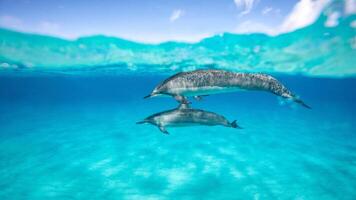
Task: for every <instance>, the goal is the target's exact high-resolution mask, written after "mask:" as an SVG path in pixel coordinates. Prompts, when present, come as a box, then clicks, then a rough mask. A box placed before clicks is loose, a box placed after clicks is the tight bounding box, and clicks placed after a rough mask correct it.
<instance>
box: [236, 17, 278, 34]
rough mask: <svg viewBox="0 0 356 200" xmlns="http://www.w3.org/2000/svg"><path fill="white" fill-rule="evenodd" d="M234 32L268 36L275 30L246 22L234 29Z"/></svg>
mask: <svg viewBox="0 0 356 200" xmlns="http://www.w3.org/2000/svg"><path fill="white" fill-rule="evenodd" d="M234 32H235V33H266V34H269V35H274V34H275V30H274V29H273V28H272V27H270V26H267V25H265V24H262V23H259V22H255V21H251V20H247V21H244V22H242V23H240V24H239V25H238V26H237V27H236V29H235V31H234Z"/></svg>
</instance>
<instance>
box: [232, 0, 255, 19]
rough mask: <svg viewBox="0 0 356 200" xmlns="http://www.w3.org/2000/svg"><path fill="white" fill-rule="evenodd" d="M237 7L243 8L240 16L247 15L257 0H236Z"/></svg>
mask: <svg viewBox="0 0 356 200" xmlns="http://www.w3.org/2000/svg"><path fill="white" fill-rule="evenodd" d="M234 2H235V5H236V6H237V8H239V9H242V12H241V13H240V16H243V15H246V14H248V13H250V12H251V10H252V8H253V6H254V4H256V2H257V1H256V0H234Z"/></svg>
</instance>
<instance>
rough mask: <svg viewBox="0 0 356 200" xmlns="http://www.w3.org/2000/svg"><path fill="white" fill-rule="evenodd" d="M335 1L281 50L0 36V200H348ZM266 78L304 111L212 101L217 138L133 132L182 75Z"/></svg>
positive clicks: (352, 169) (344, 80) (349, 19)
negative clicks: (220, 122) (160, 90)
mask: <svg viewBox="0 0 356 200" xmlns="http://www.w3.org/2000/svg"><path fill="white" fill-rule="evenodd" d="M341 3H342V1H333V2H332V3H331V4H330V5H329V6H328V8H327V9H326V10H325V11H324V12H323V13H322V14H321V16H320V17H319V19H318V20H317V21H316V22H315V23H313V24H311V25H310V26H307V27H304V28H302V29H299V30H296V31H294V32H290V33H285V34H281V35H278V36H268V35H264V34H247V35H246V34H245V35H244V34H243V35H239V34H231V33H224V34H220V35H215V36H212V37H209V38H205V39H203V40H201V41H199V42H195V43H183V42H166V43H161V44H143V43H137V42H132V41H127V40H124V39H120V38H113V37H107V36H92V37H84V38H79V39H76V40H64V39H59V38H54V37H49V36H43V35H34V34H28V33H20V32H15V31H11V30H6V29H0V199H1V200H2V199H6V200H7V199H11V200H12V199H16V200H17V199H36V200H42V199H128V200H132V199H158V200H161V199H163V200H165V199H187V200H188V199H192V200H193V199H214V200H216V199H224V200H225V199H241V200H245V199H273V200H274V199H298V200H302V199H303V200H309V199H310V200H314V199H316V200H319V199H323V200H324V199H327V200H328V199H330V200H334V199H337V200H339V199H342V200H354V199H356V190H355V188H356V135H355V133H356V126H355V125H356V116H355V113H356V105H355V102H356V78H355V77H356V66H355V63H356V60H355V59H356V56H355V55H356V51H355V49H356V31H355V20H356V18H355V15H344V14H341V15H340V16H341V17H340V18H339V19H338V21H337V22H338V23H337V25H336V26H334V27H327V26H325V24H326V20H327V16H328V14H330V13H332V11H335V10H338V9H339V10H340V9H341V8H342V7H341V6H340V5H341ZM207 68H209V69H225V70H231V71H242V72H266V73H269V74H272V75H273V76H275V77H276V78H278V80H280V81H281V82H282V83H284V84H285V85H286V86H287V87H288V88H289V89H290V90H291V91H293V92H295V93H296V94H297V95H299V96H300V97H301V99H303V101H305V102H306V103H307V104H308V105H310V106H311V107H312V109H311V110H309V109H305V108H303V107H301V106H299V105H296V104H293V103H291V102H284V101H283V100H281V99H279V98H277V97H276V96H274V95H273V94H270V93H266V92H236V93H229V94H218V95H211V96H209V97H206V98H204V100H203V101H201V102H197V101H194V100H191V101H192V102H193V104H192V106H193V107H194V108H199V109H204V110H207V111H212V112H216V113H218V114H221V115H223V116H225V117H226V118H227V119H228V120H230V121H232V120H237V122H238V124H239V125H240V126H241V127H243V128H244V129H241V130H240V129H232V128H227V127H221V126H214V127H207V126H199V127H183V128H168V131H169V132H170V134H169V135H165V134H162V133H161V132H160V131H159V130H158V128H157V127H154V126H151V125H137V124H136V122H137V121H141V120H142V119H144V118H145V117H147V116H149V115H152V114H154V113H158V112H161V111H164V110H168V109H173V108H175V107H177V103H176V102H175V101H174V100H173V99H172V98H152V99H146V100H144V99H143V97H144V96H146V95H148V94H149V93H150V92H151V91H152V89H153V88H154V87H155V86H156V85H157V84H158V83H160V82H161V81H163V80H164V79H166V78H168V77H169V76H170V75H173V74H175V73H177V72H181V71H190V70H194V69H207Z"/></svg>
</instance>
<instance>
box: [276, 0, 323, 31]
mask: <svg viewBox="0 0 356 200" xmlns="http://www.w3.org/2000/svg"><path fill="white" fill-rule="evenodd" d="M329 3H330V0H300V1H299V2H298V3H297V4H296V5H295V6H294V8H293V10H292V12H291V13H289V14H288V16H287V17H286V18H285V20H284V21H283V23H282V25H281V27H280V29H279V32H280V33H285V32H290V31H294V30H296V29H299V28H302V27H305V26H308V25H310V24H312V23H313V22H315V20H316V19H317V18H318V17H319V16H320V13H321V12H322V11H323V9H324V8H325V7H326V6H327V5H328V4H329Z"/></svg>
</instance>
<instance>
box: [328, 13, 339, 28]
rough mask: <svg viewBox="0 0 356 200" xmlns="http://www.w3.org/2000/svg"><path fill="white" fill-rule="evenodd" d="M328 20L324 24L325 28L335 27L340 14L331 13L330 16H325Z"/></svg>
mask: <svg viewBox="0 0 356 200" xmlns="http://www.w3.org/2000/svg"><path fill="white" fill-rule="evenodd" d="M327 16H328V18H327V20H326V22H325V26H326V27H334V26H337V25H338V24H339V21H338V20H339V17H340V13H338V12H332V13H330V14H328V15H327Z"/></svg>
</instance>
